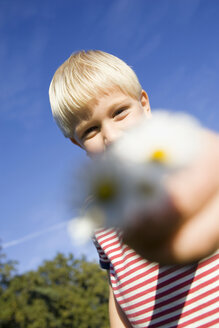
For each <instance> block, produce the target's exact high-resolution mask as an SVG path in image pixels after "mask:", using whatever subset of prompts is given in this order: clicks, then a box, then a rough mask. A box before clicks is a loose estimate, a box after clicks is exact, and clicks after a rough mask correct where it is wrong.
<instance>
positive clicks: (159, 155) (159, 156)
mask: <svg viewBox="0 0 219 328" xmlns="http://www.w3.org/2000/svg"><path fill="white" fill-rule="evenodd" d="M150 160H151V161H153V162H159V163H167V162H168V156H167V153H166V152H165V151H164V150H162V149H157V150H155V151H154V152H153V153H152V154H151V156H150Z"/></svg>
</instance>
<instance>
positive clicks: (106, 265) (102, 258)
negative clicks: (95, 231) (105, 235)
mask: <svg viewBox="0 0 219 328" xmlns="http://www.w3.org/2000/svg"><path fill="white" fill-rule="evenodd" d="M92 240H93V243H94V245H95V247H96V249H97V253H98V255H99V263H100V267H101V268H102V269H105V270H109V269H110V260H109V259H108V257H107V255H106V254H105V252H104V250H103V249H102V247H101V246H100V244H99V243H98V241H97V239H96V237H95V235H94V236H93V238H92Z"/></svg>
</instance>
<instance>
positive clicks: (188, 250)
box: [123, 131, 219, 264]
mask: <svg viewBox="0 0 219 328" xmlns="http://www.w3.org/2000/svg"><path fill="white" fill-rule="evenodd" d="M204 134H205V135H204V143H203V145H202V151H201V154H200V156H199V157H198V158H197V159H196V160H195V161H194V162H193V163H192V165H190V167H188V168H186V169H183V170H181V171H180V172H178V173H175V174H173V175H171V176H169V177H168V179H167V181H166V187H167V191H168V194H169V201H167V203H166V205H165V207H163V208H159V206H158V208H156V209H155V210H154V213H146V214H145V213H137V214H136V222H137V224H135V225H134V226H132V227H131V228H126V229H125V231H124V236H123V240H124V242H125V243H126V244H128V245H129V246H130V247H132V248H133V249H135V250H136V251H137V252H138V253H139V254H140V255H141V256H143V257H144V258H147V259H148V260H151V261H156V262H160V263H165V264H166V263H188V262H191V261H195V260H199V259H201V258H204V257H206V256H208V255H210V254H211V253H213V252H214V251H216V250H217V248H218V246H219V137H218V135H216V134H214V133H212V132H209V131H205V132H204Z"/></svg>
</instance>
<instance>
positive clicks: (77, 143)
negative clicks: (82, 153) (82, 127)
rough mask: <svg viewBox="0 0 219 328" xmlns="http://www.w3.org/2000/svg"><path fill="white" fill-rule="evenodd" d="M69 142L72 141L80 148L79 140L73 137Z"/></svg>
mask: <svg viewBox="0 0 219 328" xmlns="http://www.w3.org/2000/svg"><path fill="white" fill-rule="evenodd" d="M70 140H71V142H73V144H75V145H77V146H79V147H80V148H82V146H81V145H80V144H79V142H77V141H76V140H75V139H74V138H70Z"/></svg>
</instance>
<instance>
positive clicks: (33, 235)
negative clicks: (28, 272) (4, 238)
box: [2, 221, 69, 248]
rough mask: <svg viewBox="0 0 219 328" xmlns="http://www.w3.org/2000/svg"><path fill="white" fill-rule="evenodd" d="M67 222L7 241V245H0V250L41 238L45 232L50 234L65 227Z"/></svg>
mask: <svg viewBox="0 0 219 328" xmlns="http://www.w3.org/2000/svg"><path fill="white" fill-rule="evenodd" d="M68 222H69V221H65V222H61V223H58V224H55V225H53V226H51V227H49V228H47V229H44V230H41V231H37V232H34V233H31V234H29V235H27V236H24V237H22V238H20V239H15V240H12V241H9V242H8V243H4V244H2V248H8V247H12V246H16V245H19V244H22V243H24V242H26V241H28V240H30V239H33V238H36V237H38V236H41V235H43V234H44V233H47V232H50V231H53V230H57V229H60V228H63V227H65V226H66V225H67V224H68Z"/></svg>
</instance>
